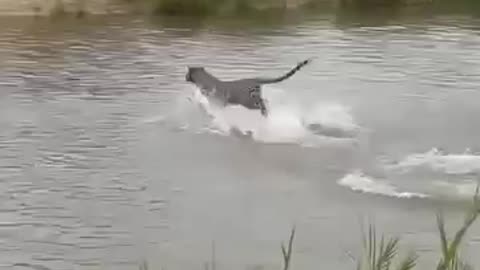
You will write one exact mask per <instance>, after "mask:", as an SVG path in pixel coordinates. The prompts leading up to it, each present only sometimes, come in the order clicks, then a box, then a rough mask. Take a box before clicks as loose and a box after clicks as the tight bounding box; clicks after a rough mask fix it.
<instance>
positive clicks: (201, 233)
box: [0, 15, 480, 270]
mask: <svg viewBox="0 0 480 270" xmlns="http://www.w3.org/2000/svg"><path fill="white" fill-rule="evenodd" d="M257 19H258V22H255V23H252V22H251V21H248V20H247V21H241V20H240V21H237V20H226V21H221V20H219V21H210V22H208V23H205V22H200V21H192V20H187V19H171V20H170V19H169V20H161V21H158V20H148V19H145V18H137V17H118V18H115V17H108V18H105V17H93V18H87V19H85V20H70V19H65V20H58V21H53V22H52V21H46V20H31V19H26V18H2V19H0V59H1V60H2V63H1V65H0V89H1V91H0V190H1V193H0V201H1V207H0V241H1V245H0V250H1V252H0V267H1V268H2V269H12V268H15V269H17V268H18V269H55V270H57V269H81V270H84V269H138V265H139V264H140V263H141V262H142V261H143V260H145V261H147V262H148V264H149V265H150V269H204V268H205V267H207V266H208V265H206V263H208V262H209V261H211V260H215V265H216V269H229V270H233V269H279V268H280V267H281V265H282V255H281V250H280V244H281V242H282V241H286V240H288V236H289V232H290V229H291V228H292V226H296V229H297V234H296V238H295V242H294V255H293V261H292V267H293V268H295V269H318V268H319V267H321V268H325V269H353V268H354V267H355V266H356V264H355V262H354V261H353V260H352V256H353V257H356V256H358V255H360V251H361V249H360V247H361V232H362V227H361V224H367V223H368V222H370V223H374V224H375V225H376V226H377V228H378V230H379V232H380V233H386V234H388V235H391V236H400V237H401V242H400V245H401V247H400V248H401V250H402V251H409V250H410V249H414V250H416V251H417V252H418V253H419V255H420V261H419V263H420V265H421V266H423V267H432V265H433V264H434V263H435V262H436V260H437V259H438V255H439V240H438V237H437V228H436V224H435V213H436V212H437V210H438V209H440V208H441V209H443V211H445V213H446V216H447V217H448V218H447V225H448V229H449V232H451V233H453V231H454V230H455V229H456V228H457V227H458V226H459V225H460V223H461V222H462V217H463V210H464V205H463V202H465V201H467V200H470V198H471V196H472V194H473V193H474V189H475V183H476V174H477V172H479V171H480V141H479V140H478V138H479V136H480V120H479V119H478V115H480V106H479V104H480V103H479V98H480V93H479V87H480V36H479V34H480V27H479V26H480V21H479V20H477V19H475V18H470V17H468V16H429V17H428V18H414V19H402V20H392V21H388V22H373V23H371V24H356V23H355V19H352V20H350V21H348V22H344V21H339V20H338V18H337V17H335V16H333V15H318V16H314V17H313V18H309V19H301V18H298V17H294V18H286V19H285V20H280V19H276V20H269V19H268V18H264V21H262V18H257ZM286 22H293V23H290V24H289V23H286ZM312 56H314V57H316V58H315V60H314V61H313V62H312V64H311V65H308V66H306V67H305V68H304V69H302V70H301V71H300V72H298V73H297V74H296V75H295V76H293V77H292V78H290V79H289V80H286V81H284V82H282V83H279V84H274V85H269V86H266V87H265V88H264V96H265V98H266V99H267V100H268V104H269V107H270V109H271V114H270V116H269V118H267V119H263V118H262V117H261V116H260V115H259V114H258V112H252V111H248V110H246V109H243V108H241V107H227V108H224V109H221V108H216V107H215V106H214V105H212V104H208V102H206V101H205V100H204V99H202V97H201V96H200V95H199V94H198V92H197V90H196V89H195V87H193V86H192V85H189V84H187V83H186V82H185V72H186V67H187V66H194V65H202V66H205V67H206V68H207V69H208V70H209V71H211V72H212V73H213V74H215V75H216V76H218V77H220V78H224V79H234V78H242V77H251V76H278V75H280V74H283V73H284V72H286V71H287V70H289V69H290V68H291V67H293V66H294V65H295V64H296V63H297V62H299V61H301V60H303V59H305V58H309V57H312ZM247 131H249V132H250V136H246V135H243V132H247ZM479 228H480V226H478V224H477V225H474V227H473V228H472V231H470V234H469V235H468V239H469V240H468V241H466V242H465V246H464V248H465V250H464V251H465V253H464V256H465V258H466V259H467V260H468V261H469V262H471V263H472V264H474V265H480V259H479V257H478V256H474V254H475V253H477V254H478V252H479V251H480V230H479ZM212 257H214V258H213V259H212Z"/></svg>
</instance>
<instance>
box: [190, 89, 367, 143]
mask: <svg viewBox="0 0 480 270" xmlns="http://www.w3.org/2000/svg"><path fill="white" fill-rule="evenodd" d="M263 94H264V98H265V99H266V100H267V106H268V108H269V115H268V117H266V118H265V117H263V116H262V115H261V114H260V112H259V111H255V110H249V109H247V108H244V107H243V106H240V105H235V106H227V107H221V106H217V105H216V104H214V103H211V102H209V100H208V99H207V98H206V97H205V96H203V95H202V94H201V92H200V91H199V90H198V89H196V88H194V90H193V95H192V96H191V97H190V98H189V99H190V100H191V101H192V102H193V103H194V104H196V105H199V107H201V109H202V110H203V111H204V112H205V113H206V114H207V115H208V116H209V118H210V119H209V121H208V124H207V130H208V131H210V132H215V133H219V134H223V135H231V134H240V135H243V136H248V137H250V138H252V139H254V140H256V141H261V142H268V143H305V144H309V143H311V142H313V141H316V140H318V139H319V137H323V139H328V138H329V139H352V138H354V137H355V135H356V133H357V132H358V129H359V127H358V126H357V125H356V124H355V123H354V120H353V117H352V116H351V114H350V112H349V110H348V109H347V108H346V107H344V106H342V105H340V104H335V103H333V104H332V103H319V104H315V106H313V108H310V109H308V108H307V109H305V108H302V106H300V104H296V103H295V101H294V99H292V98H291V97H288V96H287V95H286V94H285V92H283V91H282V90H280V89H276V88H272V87H265V88H264V90H263Z"/></svg>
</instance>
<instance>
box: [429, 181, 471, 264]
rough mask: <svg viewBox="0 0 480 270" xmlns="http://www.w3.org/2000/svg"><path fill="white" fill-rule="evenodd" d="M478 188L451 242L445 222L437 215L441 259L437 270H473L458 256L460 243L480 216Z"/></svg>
mask: <svg viewBox="0 0 480 270" xmlns="http://www.w3.org/2000/svg"><path fill="white" fill-rule="evenodd" d="M478 195H479V187H477V189H476V191H475V195H474V196H473V202H472V206H471V207H470V208H469V209H468V211H467V213H466V216H465V219H464V222H463V225H462V226H461V227H460V229H459V230H458V231H457V232H456V234H455V237H454V238H453V240H452V241H451V242H449V241H448V240H447V233H446V232H445V221H444V218H443V215H442V214H441V213H439V214H437V225H438V231H439V235H440V243H441V250H442V258H441V259H440V261H439V262H438V266H437V270H460V269H462V270H467V269H473V268H472V267H471V266H470V265H468V264H467V263H465V262H463V261H462V260H461V258H460V255H459V248H460V244H461V243H462V241H463V239H464V237H465V235H466V233H467V231H468V229H469V228H470V227H471V226H472V224H473V223H474V222H475V221H476V220H477V218H478V215H479V214H480V199H479V196H478Z"/></svg>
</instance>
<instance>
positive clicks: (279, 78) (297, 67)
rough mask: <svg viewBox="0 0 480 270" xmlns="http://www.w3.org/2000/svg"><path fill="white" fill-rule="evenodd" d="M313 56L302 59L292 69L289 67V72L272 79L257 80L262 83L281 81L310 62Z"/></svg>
mask: <svg viewBox="0 0 480 270" xmlns="http://www.w3.org/2000/svg"><path fill="white" fill-rule="evenodd" d="M312 60H313V58H309V59H307V60H304V61H302V62H300V63H298V64H297V66H296V67H294V68H293V69H291V70H290V71H289V72H287V73H286V74H285V75H283V76H280V77H278V78H273V79H264V78H262V79H258V81H259V82H260V83H262V84H268V83H278V82H281V81H283V80H286V79H288V78H290V77H292V76H293V74H295V73H297V71H299V70H300V69H301V68H303V67H304V66H306V65H307V64H309V63H310V62H312Z"/></svg>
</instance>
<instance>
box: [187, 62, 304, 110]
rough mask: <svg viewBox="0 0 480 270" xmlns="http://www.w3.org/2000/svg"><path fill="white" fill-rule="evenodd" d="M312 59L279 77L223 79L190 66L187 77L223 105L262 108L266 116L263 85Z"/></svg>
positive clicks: (286, 75)
mask: <svg viewBox="0 0 480 270" xmlns="http://www.w3.org/2000/svg"><path fill="white" fill-rule="evenodd" d="M311 61H312V59H307V60H304V61H302V62H300V63H298V64H297V66H295V67H294V68H293V69H291V70H290V71H289V72H287V73H286V74H284V75H282V76H280V77H277V78H246V79H238V80H233V81H222V80H220V79H218V78H216V77H215V76H213V75H212V74H210V73H209V72H208V71H206V70H205V68H204V67H188V71H187V74H186V76H185V79H186V81H188V82H191V83H193V84H195V85H196V86H197V87H198V88H200V90H201V92H202V94H203V95H204V96H206V97H207V98H209V99H210V100H212V99H213V100H214V101H216V102H217V103H219V104H221V105H222V106H228V105H242V106H244V107H246V108H248V109H251V110H260V112H261V114H262V115H263V116H264V117H266V116H267V115H268V109H267V107H266V105H265V100H264V99H263V97H262V85H264V84H272V83H279V82H282V81H284V80H286V79H288V78H290V77H291V76H293V75H294V74H295V73H297V71H299V70H300V69H301V68H303V67H304V66H305V65H307V64H309V63H310V62H311Z"/></svg>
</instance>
